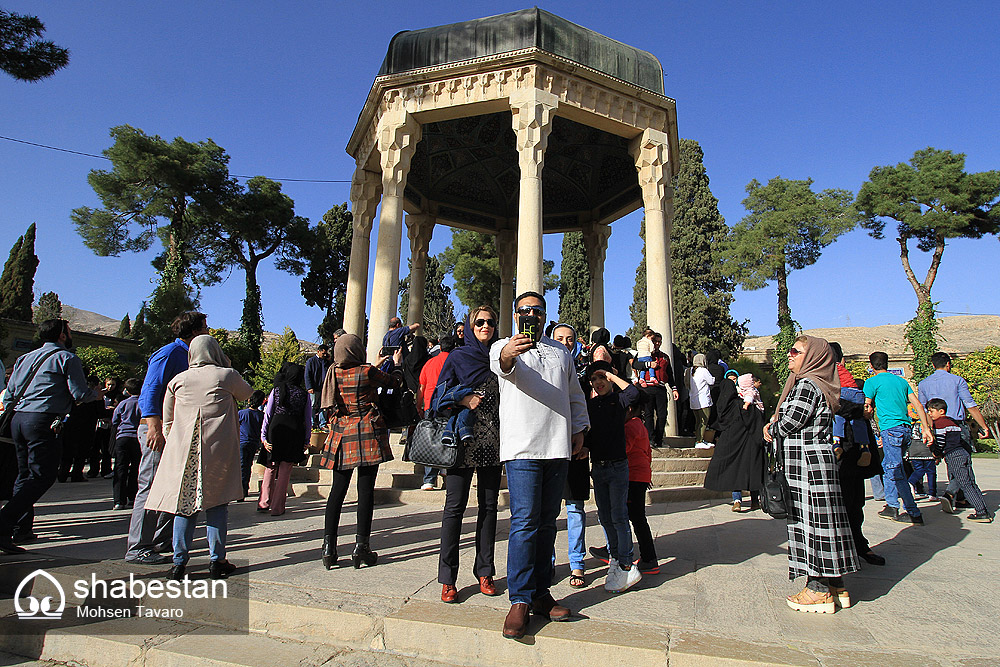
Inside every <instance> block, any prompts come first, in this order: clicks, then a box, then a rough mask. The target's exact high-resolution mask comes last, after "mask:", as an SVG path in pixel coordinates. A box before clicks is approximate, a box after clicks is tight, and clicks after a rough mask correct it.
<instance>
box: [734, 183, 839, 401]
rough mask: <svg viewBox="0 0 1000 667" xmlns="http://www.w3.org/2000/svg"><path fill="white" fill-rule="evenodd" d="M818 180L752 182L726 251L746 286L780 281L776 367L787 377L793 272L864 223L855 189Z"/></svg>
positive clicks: (793, 326) (738, 279)
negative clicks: (818, 187) (816, 183)
mask: <svg viewBox="0 0 1000 667" xmlns="http://www.w3.org/2000/svg"><path fill="white" fill-rule="evenodd" d="M812 183H813V181H812V179H811V178H810V179H807V180H804V181H796V180H789V179H784V178H781V177H780V176H777V177H775V178H772V179H771V180H770V181H768V184H767V185H761V184H760V183H759V182H758V181H757V180H756V179H755V180H752V181H750V183H749V184H748V185H747V187H746V191H747V198H746V199H744V200H743V206H744V208H746V209H747V211H748V214H747V216H746V217H744V218H743V219H742V220H741V221H740V222H739V224H737V225H736V227H734V228H733V234H732V237H731V241H730V242H729V243H728V244H727V247H726V251H725V257H726V259H727V260H728V264H729V266H728V270H729V271H730V272H731V275H732V276H733V277H734V278H735V280H736V282H737V283H738V284H740V285H742V286H743V287H744V289H747V290H758V289H762V288H763V287H765V286H766V285H767V284H768V283H769V282H771V281H774V282H776V283H777V285H778V328H779V334H778V337H777V349H776V350H775V370H776V371H777V372H778V379H779V380H780V381H782V382H784V380H785V377H787V367H786V366H785V365H784V364H783V363H782V362H786V361H787V360H786V359H785V355H786V353H787V351H788V348H789V347H791V345H792V344H793V343H794V340H795V333H796V330H797V329H798V326H797V325H796V323H795V322H794V321H793V320H792V311H791V309H790V308H789V306H788V274H789V273H790V272H791V271H793V270H795V269H802V268H804V267H806V266H809V265H811V264H813V263H815V262H816V260H817V259H819V256H820V254H821V253H822V251H823V248H825V247H827V246H828V245H830V244H831V243H833V242H834V241H835V240H837V238H838V237H839V236H840V235H842V234H845V233H846V232H849V231H851V230H852V229H854V227H855V226H856V225H857V223H858V214H857V211H856V210H855V208H854V206H853V199H854V197H853V195H852V194H851V193H850V192H849V191H847V190H839V189H829V190H823V191H822V192H819V193H816V192H813V190H812Z"/></svg>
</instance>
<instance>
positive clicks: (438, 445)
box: [403, 417, 459, 468]
mask: <svg viewBox="0 0 1000 667" xmlns="http://www.w3.org/2000/svg"><path fill="white" fill-rule="evenodd" d="M447 429H448V420H447V419H444V418H441V417H436V418H433V419H421V420H420V421H419V422H417V425H416V427H414V429H413V436H412V437H410V438H408V439H407V440H406V449H404V450H403V460H404V461H409V462H411V463H419V464H420V465H422V466H425V467H429V468H452V467H454V465H455V464H456V463H458V453H459V444H458V442H451V443H443V442H441V441H442V439H443V437H444V433H445V431H446V430H447Z"/></svg>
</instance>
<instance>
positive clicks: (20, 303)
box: [0, 223, 38, 322]
mask: <svg viewBox="0 0 1000 667" xmlns="http://www.w3.org/2000/svg"><path fill="white" fill-rule="evenodd" d="M37 268H38V257H37V256H36V255H35V224H34V223H32V224H31V226H30V227H28V231H26V232H25V233H24V236H21V237H19V238H18V239H17V241H15V243H14V247H12V248H11V251H10V256H9V258H8V259H7V263H6V264H5V265H4V269H3V275H2V276H0V317H6V318H9V319H12V320H21V321H22V322H31V321H32V308H31V306H32V304H33V303H34V301H35V295H34V292H33V290H34V286H35V269H37Z"/></svg>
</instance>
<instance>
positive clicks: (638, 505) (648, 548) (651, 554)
mask: <svg viewBox="0 0 1000 667" xmlns="http://www.w3.org/2000/svg"><path fill="white" fill-rule="evenodd" d="M647 488H649V485H648V484H646V483H645V482H629V483H628V520H629V523H631V524H632V532H634V533H635V541H636V542H638V543H639V558H640V559H642V560H644V561H655V560H656V547H655V546H654V545H653V532H652V531H651V530H650V529H649V521H647V520H646V489H647Z"/></svg>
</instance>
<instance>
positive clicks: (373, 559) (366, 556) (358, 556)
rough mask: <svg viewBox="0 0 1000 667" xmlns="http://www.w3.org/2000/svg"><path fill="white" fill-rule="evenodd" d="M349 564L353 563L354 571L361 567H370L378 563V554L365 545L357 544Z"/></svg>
mask: <svg viewBox="0 0 1000 667" xmlns="http://www.w3.org/2000/svg"><path fill="white" fill-rule="evenodd" d="M351 562H352V563H354V569H355V570H357V569H359V568H360V567H361V566H362V565H365V566H366V567H371V566H372V565H374V564H375V563H377V562H378V554H377V553H375V552H374V551H372V550H371V549H369V548H368V545H367V544H358V545H357V546H355V547H354V553H353V554H351Z"/></svg>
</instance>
